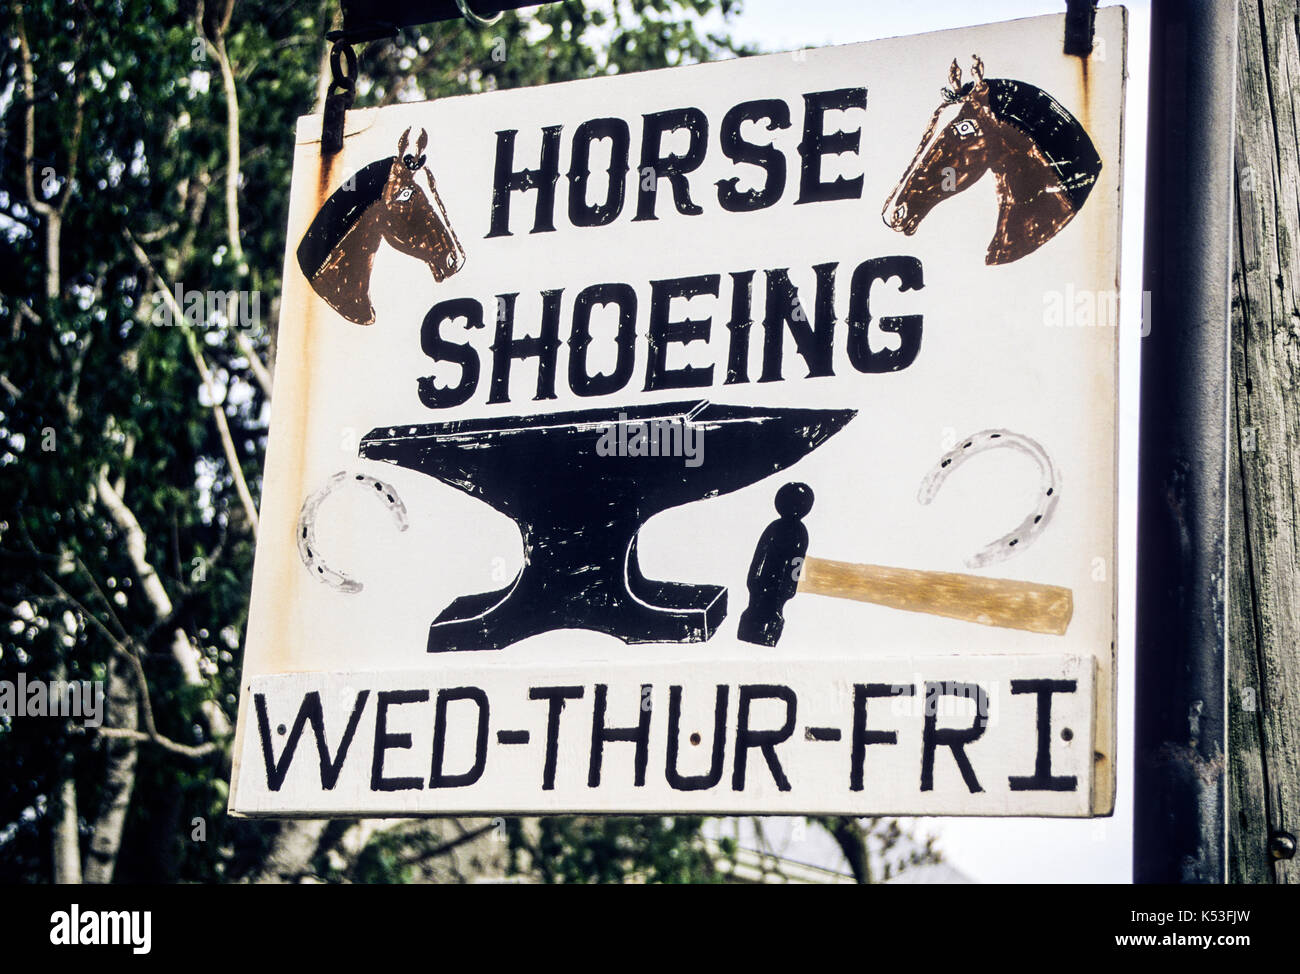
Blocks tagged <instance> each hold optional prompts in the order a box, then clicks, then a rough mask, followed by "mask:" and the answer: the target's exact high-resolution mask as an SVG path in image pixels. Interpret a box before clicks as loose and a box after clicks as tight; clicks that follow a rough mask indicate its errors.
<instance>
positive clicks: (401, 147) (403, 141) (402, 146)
mask: <svg viewBox="0 0 1300 974" xmlns="http://www.w3.org/2000/svg"><path fill="white" fill-rule="evenodd" d="M410 141H411V130H410V129H409V128H408V129H407V130H406V131H405V132H403V133H402V137H401V138H400V139H398V140H397V157H398V158H399V159H400V158H401V157H402V156H404V155H406V145H407V143H408V142H410Z"/></svg>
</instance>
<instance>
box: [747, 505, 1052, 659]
mask: <svg viewBox="0 0 1300 974" xmlns="http://www.w3.org/2000/svg"><path fill="white" fill-rule="evenodd" d="M812 504H813V492H812V488H811V487H809V486H808V485H807V484H800V483H790V484H786V485H784V486H783V487H781V489H780V490H778V491H777V492H776V511H777V514H778V515H779V516H778V518H777V519H776V520H775V521H773V522H772V523H771V524H769V525H768V526H767V528H766V530H764V531H763V534H762V535H761V536H760V537H759V539H758V546H757V547H756V549H755V551H754V559H753V561H752V562H751V563H750V566H749V578H748V588H749V605H748V607H747V608H746V609H745V611H744V612H742V613H741V616H740V627H739V630H738V633H737V634H738V635H739V636H740V638H741V639H743V640H745V641H746V642H751V643H757V644H758V645H760V646H775V645H776V643H777V640H778V639H780V638H781V630H782V628H783V627H784V625H785V618H784V615H783V612H784V609H785V604H786V602H788V601H789V600H790V599H791V598H793V597H794V595H795V594H796V593H797V592H810V593H812V594H813V595H829V596H832V597H834V598H839V599H854V600H856V601H858V602H871V603H873V604H875V605H884V606H888V607H890V608H892V609H904V610H906V611H908V612H925V613H928V614H930V615H938V616H945V617H947V618H949V619H961V620H964V621H966V622H977V623H979V624H980V625H984V626H1000V627H1002V628H1005V629H1023V630H1026V631H1028V632H1038V633H1046V634H1048V635H1054V636H1061V635H1064V634H1065V630H1066V628H1067V627H1068V626H1069V624H1070V617H1071V616H1072V615H1073V614H1074V596H1073V594H1072V593H1071V591H1070V590H1069V589H1068V588H1062V587H1060V586H1058V585H1042V584H1039V583H1037V582H1022V581H1017V580H1015V579H1009V578H985V577H984V576H982V575H964V574H959V573H956V572H934V571H920V570H917V569H914V568H888V567H885V566H882V565H858V564H853V563H852V562H845V561H830V560H828V559H825V558H810V557H806V554H805V553H806V552H807V550H808V529H807V528H806V527H805V526H804V524H803V518H804V516H805V515H806V514H807V513H808V512H809V511H810V510H812Z"/></svg>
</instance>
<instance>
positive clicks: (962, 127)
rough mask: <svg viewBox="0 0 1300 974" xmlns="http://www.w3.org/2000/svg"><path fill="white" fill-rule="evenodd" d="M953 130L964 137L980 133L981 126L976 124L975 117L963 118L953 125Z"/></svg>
mask: <svg viewBox="0 0 1300 974" xmlns="http://www.w3.org/2000/svg"><path fill="white" fill-rule="evenodd" d="M952 130H953V131H954V132H956V133H957V134H958V135H960V136H961V137H962V138H963V139H964V138H968V137H969V136H972V135H979V134H980V127H979V126H978V125H976V124H975V119H973V118H963V119H962V120H961V121H959V122H957V123H956V124H954V125H953V127H952Z"/></svg>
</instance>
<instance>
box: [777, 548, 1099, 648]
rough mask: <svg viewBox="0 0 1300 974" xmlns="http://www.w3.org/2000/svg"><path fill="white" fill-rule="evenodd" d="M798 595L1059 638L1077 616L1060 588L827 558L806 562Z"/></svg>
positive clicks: (1069, 597)
mask: <svg viewBox="0 0 1300 974" xmlns="http://www.w3.org/2000/svg"><path fill="white" fill-rule="evenodd" d="M799 591H800V592H811V593H812V594H814V595H830V596H833V597H834V598H838V599H856V600H857V601H859V602H871V603H874V604H875V605H887V606H889V607H890V608H893V609H906V610H907V611H909V612H928V613H930V614H931V615H937V616H946V617H947V618H949V619H962V620H965V621H966V622H978V623H980V624H981V625H985V626H1001V627H1003V628H1005V629H1025V630H1028V631H1029V632H1041V633H1047V634H1049V635H1054V636H1063V635H1065V630H1066V627H1068V626H1069V624H1070V617H1071V616H1072V615H1074V596H1073V594H1072V593H1071V592H1070V590H1069V589H1068V588H1061V587H1060V586H1057V585H1040V584H1038V583H1037V582H1020V581H1015V580H1014V579H1009V578H985V577H984V576H982V575H961V574H957V573H954V572H927V571H918V570H916V569H912V568H886V567H884V566H881V565H855V564H853V563H852V562H847V561H829V560H828V559H825V558H805V559H804V561H803V570H802V573H801V574H800V577H799Z"/></svg>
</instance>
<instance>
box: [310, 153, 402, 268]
mask: <svg viewBox="0 0 1300 974" xmlns="http://www.w3.org/2000/svg"><path fill="white" fill-rule="evenodd" d="M394 158H395V157H394V156H389V157H388V158H387V159H380V160H379V161H378V162H372V163H370V164H369V165H367V166H365V167H363V168H361V169H359V170H357V172H356V174H355V175H354V176H353V177H352V180H351V185H350V188H343V187H340V188H339V189H337V190H335V191H334V193H333V194H332V195H331V196H330V198H329V199H327V200H326V201H325V202H324V204H323V205H322V206H321V208H320V211H319V212H318V213H317V214H316V217H315V219H313V220H312V221H311V226H310V227H308V228H307V233H306V234H305V235H304V236H303V238H302V243H300V244H299V245H298V266H299V267H301V268H302V272H303V274H305V275H306V276H307V277H308V278H311V277H312V276H313V275H314V274H315V273H316V272H317V271H318V270H320V268H321V265H322V264H324V263H325V261H326V260H327V259H328V258H329V255H330V254H331V253H333V252H334V248H335V247H337V246H338V245H339V242H340V241H341V240H342V239H343V237H344V235H346V234H347V232H348V231H349V230H351V229H352V226H353V224H355V223H356V222H357V220H359V219H361V214H362V213H364V212H365V211H366V210H367V209H369V207H370V205H371V204H372V203H374V202H375V201H376V200H378V199H379V197H380V196H382V195H383V193H384V184H385V183H387V182H388V174H389V171H390V170H391V169H392V167H393V159H394Z"/></svg>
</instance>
